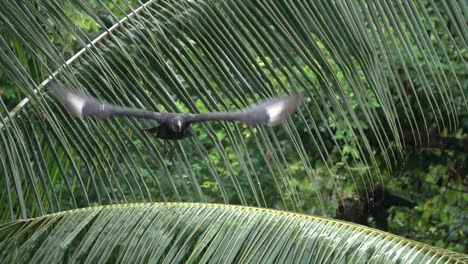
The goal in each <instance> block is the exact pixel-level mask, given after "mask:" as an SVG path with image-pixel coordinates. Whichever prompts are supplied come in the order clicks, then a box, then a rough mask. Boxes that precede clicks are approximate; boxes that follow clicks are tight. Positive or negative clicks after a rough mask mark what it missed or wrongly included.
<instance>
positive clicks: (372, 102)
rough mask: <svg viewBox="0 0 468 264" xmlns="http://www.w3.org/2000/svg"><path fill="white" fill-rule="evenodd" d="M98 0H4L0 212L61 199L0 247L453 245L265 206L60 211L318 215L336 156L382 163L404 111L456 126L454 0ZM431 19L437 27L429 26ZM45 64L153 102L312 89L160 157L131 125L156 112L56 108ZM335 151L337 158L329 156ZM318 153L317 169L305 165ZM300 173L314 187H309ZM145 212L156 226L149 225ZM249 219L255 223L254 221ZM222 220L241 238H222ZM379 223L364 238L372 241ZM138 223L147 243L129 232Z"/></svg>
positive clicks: (310, 253)
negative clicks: (272, 119) (285, 110)
mask: <svg viewBox="0 0 468 264" xmlns="http://www.w3.org/2000/svg"><path fill="white" fill-rule="evenodd" d="M91 2H92V3H95V4H96V5H98V6H100V7H102V9H104V10H108V5H114V6H113V10H118V11H116V12H117V13H116V14H112V13H110V12H109V13H106V14H104V16H103V15H102V14H98V13H95V12H94V11H93V9H92V8H91V7H90V6H89V5H88V4H87V3H88V2H86V1H50V0H38V1H31V2H28V1H1V0H0V32H1V34H0V65H1V68H0V77H1V76H5V79H7V80H8V81H9V83H12V84H14V86H15V87H17V91H18V94H20V95H22V96H24V97H25V99H24V100H22V101H21V102H20V103H19V104H18V105H17V106H16V107H14V108H11V107H8V106H7V105H5V103H4V100H3V98H2V99H1V100H0V172H1V174H0V215H1V220H0V222H3V223H6V222H9V221H12V220H16V219H28V218H31V217H38V216H43V215H47V214H49V213H53V212H60V213H58V214H56V215H50V216H45V217H43V218H35V219H30V220H24V221H20V222H11V223H10V224H5V225H4V226H2V227H1V229H0V237H2V238H4V239H2V242H1V244H0V247H1V248H2V249H1V250H0V252H1V254H3V255H1V256H2V257H1V258H3V256H4V257H5V258H7V259H8V260H11V261H13V260H17V259H21V258H25V260H31V261H32V260H36V259H37V260H55V259H62V260H63V259H65V260H69V259H73V258H77V259H78V260H81V259H84V258H88V257H89V259H90V260H91V259H96V260H98V259H99V258H102V260H114V258H121V259H118V260H127V259H126V258H128V260H132V259H134V258H140V257H145V258H146V257H147V258H148V259H147V260H149V258H154V259H167V260H173V259H174V260H179V259H181V260H191V261H192V260H193V261H194V262H197V261H201V260H203V261H205V260H207V261H208V260H212V258H213V259H214V260H219V261H222V260H238V261H255V260H260V259H268V260H283V259H289V257H295V256H298V258H299V256H300V257H301V258H302V257H303V256H305V259H304V261H309V260H311V259H314V260H317V261H318V262H320V261H323V262H327V261H328V260H330V261H332V262H333V261H334V260H336V262H339V261H342V262H345V261H347V260H349V261H355V262H358V261H362V262H364V261H367V260H372V261H374V260H375V262H381V260H382V261H383V260H388V261H391V260H392V259H397V260H401V261H402V262H406V261H411V260H414V261H434V262H446V261H454V262H456V261H457V260H460V262H461V261H462V260H461V259H462V258H464V256H462V257H459V256H455V257H454V256H452V255H451V254H452V253H448V252H446V251H441V250H440V251H439V250H437V249H434V248H429V247H426V246H424V245H420V244H415V243H414V242H410V241H407V240H403V239H401V238H397V237H395V236H391V235H389V234H386V233H376V232H377V231H369V229H365V228H363V227H356V226H351V225H348V224H343V223H341V222H335V221H330V220H324V219H319V218H311V217H305V216H295V215H289V214H287V213H278V212H274V213H271V214H270V213H268V212H267V211H263V210H259V209H245V208H241V209H238V210H240V211H235V210H234V211H230V209H229V207H222V206H221V207H210V206H208V205H205V206H202V205H199V206H195V205H164V206H158V205H141V206H125V205H122V206H116V207H104V208H101V207H96V208H90V209H83V210H78V211H73V212H70V213H65V212H61V211H64V210H68V209H73V208H81V207H90V206H95V205H106V204H123V203H130V202H154V201H160V202H166V201H171V202H172V201H178V202H219V203H226V204H227V203H231V204H242V205H252V206H259V207H272V208H282V209H285V210H291V211H297V212H300V211H303V210H305V209H304V208H306V207H305V206H304V201H305V200H313V206H310V205H309V206H308V207H307V210H311V211H308V212H311V213H314V214H322V215H326V214H327V213H329V212H330V206H329V204H331V203H330V202H329V200H332V198H334V197H328V196H324V194H323V193H322V190H324V189H327V188H328V189H330V188H333V189H334V190H335V192H334V195H336V196H337V198H338V199H340V198H341V197H340V196H341V193H342V190H341V188H342V186H341V184H342V182H341V181H340V177H341V176H342V175H343V174H347V175H352V177H353V179H352V180H353V181H354V182H356V186H357V185H358V184H357V183H363V185H364V186H365V188H372V187H373V185H374V184H375V183H378V182H379V181H380V176H381V175H380V171H379V169H377V168H378V167H379V166H380V167H383V166H387V167H389V168H391V167H392V165H393V164H394V162H395V160H398V157H399V155H400V153H399V151H401V150H402V149H404V148H405V145H404V140H402V138H403V137H406V136H408V135H406V134H405V131H402V127H410V128H411V131H410V133H409V134H410V137H412V138H414V141H415V142H418V141H419V142H421V141H423V140H424V138H425V135H426V134H428V133H429V131H430V130H438V131H439V132H440V131H443V130H445V129H454V128H456V127H457V126H458V119H457V114H458V112H459V111H466V109H467V108H468V102H467V99H466V95H465V94H466V87H467V86H466V81H465V80H464V79H463V78H465V77H466V76H462V75H460V74H459V73H460V72H463V70H462V71H460V69H456V67H460V66H458V65H463V66H461V67H464V68H463V69H465V70H466V71H465V72H468V66H466V65H468V64H466V62H465V60H466V57H467V56H466V55H467V52H468V45H467V41H466V40H467V39H468V32H467V30H466V21H465V20H466V19H464V17H463V12H461V11H460V10H466V9H467V8H466V4H465V3H464V2H463V1H459V2H456V1H455V2H454V1H452V2H450V3H449V4H447V3H445V2H444V1H441V2H434V1H424V0H416V1H396V2H385V1H384V2H378V1H377V2H376V1H364V0H363V1H347V2H343V1H321V2H318V1H280V0H278V1H270V0H264V1H262V0H258V1H239V0H233V1H216V0H212V1H185V0H177V1H149V2H146V3H145V4H142V3H140V2H139V1H134V2H138V4H139V6H130V4H129V3H128V2H127V1H122V2H121V1H116V2H112V3H108V1H106V2H103V1H89V3H91ZM122 3H123V4H122ZM116 6H118V7H116ZM465 13H466V12H465ZM82 16H85V17H86V18H87V19H93V22H92V23H91V24H92V25H93V26H94V27H97V28H99V29H100V30H104V29H106V24H107V23H109V21H110V22H111V24H112V26H111V27H108V29H107V30H106V31H101V32H100V35H99V36H98V37H97V38H95V39H94V37H90V36H89V34H88V33H85V32H84V31H83V30H82V29H81V28H80V27H82V25H79V24H78V25H77V24H76V22H75V21H81V20H82V19H78V18H77V17H82ZM104 17H106V19H107V20H106V19H104ZM118 19H121V20H120V22H119V23H116V22H117V21H118ZM440 21H449V22H450V27H448V26H446V25H442V26H441V25H439V24H438V23H442V22H440ZM436 25H438V27H435V26H436ZM441 27H442V28H444V29H446V30H445V31H444V32H438V31H437V29H436V28H441ZM444 36H446V37H444ZM455 36H457V37H455ZM90 38H92V39H94V41H92V42H91V40H90ZM81 48H83V49H81ZM80 49H81V50H80ZM23 51H25V52H23ZM460 62H461V63H460ZM410 73H411V74H412V75H413V76H416V77H415V78H410V77H409V75H410ZM51 75H52V76H54V78H57V79H59V80H60V81H61V82H62V83H64V84H66V85H68V86H70V87H73V88H74V89H78V90H85V91H87V92H88V93H89V94H92V95H93V96H96V97H99V98H101V99H104V100H107V101H109V102H112V103H115V104H121V105H128V106H136V107H141V108H146V109H151V110H154V111H177V112H179V111H180V112H182V111H183V112H202V111H229V110H237V109H239V108H242V107H244V106H246V105H249V104H251V103H254V102H257V101H260V100H262V99H264V98H266V97H271V96H275V95H278V94H283V93H289V92H292V91H303V92H305V94H306V96H307V98H308V100H307V101H306V103H305V104H304V106H303V107H302V108H301V109H300V111H299V113H298V114H297V115H295V116H293V117H291V119H289V120H288V121H287V122H285V123H284V124H282V125H281V126H279V127H274V128H264V127H262V128H255V129H251V128H248V127H246V126H242V125H239V124H234V123H209V124H203V125H200V126H197V127H195V128H194V131H193V134H194V135H193V136H192V137H191V138H189V139H186V140H184V141H182V142H178V143H177V145H176V147H177V152H176V154H175V156H174V158H173V159H168V158H167V157H165V156H164V155H163V153H162V149H163V146H162V142H160V141H158V140H156V139H154V138H151V137H150V136H148V135H146V134H144V133H142V132H141V129H142V128H145V127H149V126H153V125H154V123H151V122H147V121H141V120H134V119H127V118H121V119H111V120H105V121H101V120H93V119H78V118H75V117H73V116H70V115H69V114H68V113H66V112H64V111H63V109H62V108H61V107H60V106H59V105H58V104H57V103H56V102H55V101H54V100H53V99H52V98H50V96H49V95H48V92H47V88H46V85H47V82H48V81H49V79H48V77H49V76H51ZM39 83H40V85H38V84H39ZM460 106H461V107H463V108H462V109H460ZM396 109H403V110H404V111H403V114H402V115H397V114H396ZM428 112H429V113H432V115H430V117H429V118H427V116H428V115H427V113H428ZM336 131H345V132H344V134H342V135H337V134H336ZM393 139H396V143H395V144H396V147H392V146H391V145H390V142H393ZM331 145H334V146H331ZM333 147H336V148H335V149H336V150H337V151H336V153H332V152H331V150H332V149H334V148H333ZM374 150H378V152H381V153H383V154H382V155H383V156H384V158H383V162H384V164H377V160H376V158H375V156H374ZM337 155H338V156H340V157H343V158H342V162H343V163H345V165H347V166H344V168H345V169H344V171H336V170H335V169H333V166H334V165H335V164H332V163H331V161H332V160H336V159H333V158H332V157H335V156H337ZM317 158H319V159H321V160H322V162H323V163H322V164H323V165H321V167H322V168H323V169H320V168H319V169H317V166H315V164H314V162H315V159H317ZM352 166H355V167H354V168H356V169H355V170H351V169H349V168H350V167H352ZM324 177H330V178H331V180H330V181H331V182H332V183H331V184H332V185H333V186H329V185H327V184H326V183H324V182H325V181H324ZM296 181H297V182H300V183H302V184H306V185H308V186H312V187H311V189H312V190H313V193H302V192H301V191H300V190H298V188H297V183H296ZM327 181H328V180H327ZM356 188H357V187H356ZM366 190H367V189H364V190H362V189H358V188H357V191H358V192H366ZM311 195H313V196H315V197H314V198H313V199H310V197H309V196H311ZM271 197H274V199H271ZM153 206H154V207H153ZM148 207H149V209H148ZM311 207H312V208H313V209H310V208H311ZM145 208H146V209H145ZM212 208H213V209H212ZM150 209H151V210H150ZM165 210H168V212H166V211H165ZM249 210H250V211H249ZM159 212H164V213H159ZM239 212H240V213H239ZM136 215H138V216H141V217H138V216H136ZM224 216H228V218H229V217H230V218H233V219H237V220H238V222H236V221H235V220H232V221H231V220H230V219H224ZM197 217H198V218H197ZM289 217H292V218H294V219H296V220H294V221H295V222H294V223H296V224H297V225H292V224H290V223H289V222H288V221H289V219H288V218H289ZM155 218H157V220H154V221H153V220H149V219H155ZM277 218H278V221H276V220H275V219H277ZM145 219H146V220H145ZM269 221H271V222H272V223H274V224H271V223H269ZM301 221H303V222H301ZM156 223H158V224H157V226H154V225H155V224H156ZM174 223H180V226H179V227H177V228H175V229H174V225H173V224H174ZM212 223H214V224H212ZM239 223H245V225H242V226H241V225H240V224H239ZM263 223H268V224H267V225H265V226H262V224H263ZM306 223H309V224H310V225H309V224H306ZM302 225H304V226H307V230H304V229H303V228H301V227H302ZM149 226H153V227H154V228H155V229H153V230H157V231H155V232H145V230H146V228H148V227H149ZM248 228H250V230H251V231H252V230H254V229H255V233H252V236H249V234H250V233H245V232H247V231H248V230H247V229H248ZM113 230H116V231H117V230H118V231H119V232H115V233H113V232H110V231H113ZM231 231H232V233H234V234H236V235H237V236H236V239H238V240H233V239H228V238H226V236H225V235H224V234H227V233H230V232H231ZM218 232H221V233H219V235H217V234H218ZM222 232H224V233H222ZM249 232H250V231H249ZM301 232H308V233H306V236H300V234H302V233H301ZM237 233H238V234H237ZM241 234H244V236H242V235H241ZM320 234H326V235H325V236H324V237H321V236H320ZM328 234H330V235H329V236H328ZM309 235H310V236H309ZM286 236H287V237H286ZM140 237H141V238H140ZM98 238H99V239H98ZM120 239H127V240H126V241H131V243H125V244H119V240H120ZM301 239H303V240H301ZM327 239H328V240H327ZM340 239H343V240H340ZM193 240H195V242H192V241H193ZM296 240H297V241H300V242H297V243H298V244H296V242H295V241H296ZM374 240H375V241H376V244H377V246H375V247H374V245H370V244H369V243H366V242H369V241H374ZM143 241H149V242H148V243H149V244H151V245H152V247H151V249H148V250H146V249H145V247H141V246H139V245H142V243H143ZM187 241H189V242H187ZM237 241H239V243H237ZM340 241H346V243H343V244H340ZM186 242H187V244H185V243H186ZM57 243H58V244H57ZM212 244H213V246H211V245H212ZM57 245H58V246H57ZM253 245H256V246H261V245H264V246H263V247H260V248H256V249H253V248H252V247H253ZM273 245H275V246H273ZM278 245H280V246H278ZM207 248H209V250H206V249H207ZM293 248H294V250H293ZM289 249H291V250H289ZM229 250H231V251H232V252H230V251H229ZM288 250H289V251H288ZM36 251H37V252H36ZM114 251H115V252H114ZM24 252H27V253H24ZM292 252H293V253H292ZM386 252H391V253H389V254H388V255H386V254H384V253H386ZM348 253H349V254H348ZM192 254H194V255H192ZM205 255H206V257H205ZM116 256H118V257H116ZM214 256H216V257H214ZM417 256H421V257H420V258H419V257H418V258H417ZM413 257H414V258H413ZM309 258H310V259H309Z"/></svg>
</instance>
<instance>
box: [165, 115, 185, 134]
mask: <svg viewBox="0 0 468 264" xmlns="http://www.w3.org/2000/svg"><path fill="white" fill-rule="evenodd" d="M169 126H170V128H171V130H172V131H174V132H176V133H180V132H182V130H183V129H184V127H183V122H182V120H181V119H179V118H174V119H173V120H171V121H170V122H169Z"/></svg>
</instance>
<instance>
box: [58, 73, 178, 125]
mask: <svg viewBox="0 0 468 264" xmlns="http://www.w3.org/2000/svg"><path fill="white" fill-rule="evenodd" d="M49 88H50V91H51V92H52V94H53V95H54V96H55V97H56V98H57V99H58V101H59V102H60V103H61V104H62V105H63V106H64V107H65V108H66V109H67V110H68V111H69V112H70V113H71V114H73V115H75V116H79V117H83V116H87V117H96V118H100V119H104V118H109V117H113V116H132V117H139V118H144V119H152V120H157V121H159V122H165V121H167V120H169V119H170V118H173V117H175V116H178V115H180V114H177V113H160V112H153V111H148V110H144V109H138V108H132V107H123V106H118V105H114V104H110V103H107V102H104V101H100V100H98V99H96V98H94V97H92V96H89V95H86V94H84V93H81V92H78V91H72V90H70V89H67V88H64V87H63V86H61V85H59V84H58V83H56V82H52V83H51V84H49Z"/></svg>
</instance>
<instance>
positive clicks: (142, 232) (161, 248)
mask: <svg viewBox="0 0 468 264" xmlns="http://www.w3.org/2000/svg"><path fill="white" fill-rule="evenodd" d="M0 241H1V242H0V259H3V261H4V262H11V263H13V262H21V263H24V262H34V263H38V262H42V263H61V262H63V261H65V262H85V263H88V262H93V263H94V262H98V263H103V262H124V263H134V262H161V263H169V262H171V263H181V262H190V263H214V262H220V263H232V262H236V263H237V262H240V263H260V262H262V263H263V262H265V263H302V262H305V263H345V262H346V263H387V262H391V263H395V262H404V263H463V262H464V261H466V260H468V257H467V256H466V255H463V254H457V253H454V252H450V251H445V250H441V249H437V248H434V247H431V246H427V245H424V244H421V243H418V242H414V241H411V240H408V239H405V238H401V237H398V236H395V235H392V234H388V233H385V232H382V231H379V230H375V229H371V228H368V227H364V226H360V225H354V224H349V223H345V222H340V221H336V220H330V219H326V218H319V217H312V216H306V215H301V214H294V213H288V212H282V211H274V210H266V209H258V208H251V207H241V206H227V205H216V204H195V203H192V204H190V203H189V204H184V203H148V204H133V205H130V204H127V205H115V206H105V207H102V206H99V207H93V208H86V209H77V210H72V211H66V212H60V213H56V214H51V215H46V216H43V217H39V218H35V219H29V220H21V221H16V222H12V223H9V224H5V225H2V226H0Z"/></svg>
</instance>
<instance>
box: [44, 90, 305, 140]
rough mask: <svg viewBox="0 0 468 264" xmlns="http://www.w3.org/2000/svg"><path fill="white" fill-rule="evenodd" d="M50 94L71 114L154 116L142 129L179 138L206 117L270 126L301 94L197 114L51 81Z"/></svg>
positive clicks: (295, 104)
mask: <svg viewBox="0 0 468 264" xmlns="http://www.w3.org/2000/svg"><path fill="white" fill-rule="evenodd" d="M49 87H50V89H51V91H52V94H53V95H54V96H55V97H56V98H57V99H58V100H59V101H60V103H62V105H64V106H65V108H66V109H67V110H68V111H69V112H70V113H72V114H74V115H77V116H87V117H96V118H109V117H113V116H128V117H139V118H144V119H151V120H156V121H158V122H159V125H158V126H156V127H153V128H148V129H146V130H145V131H147V132H149V133H152V134H153V135H154V136H155V137H158V138H161V139H171V140H178V139H181V138H184V137H186V136H187V134H188V133H187V128H188V127H189V126H190V124H192V123H197V122H205V121H239V122H242V123H245V124H248V125H249V126H257V125H269V126H273V125H276V124H278V123H280V122H282V121H283V120H284V119H286V118H287V117H288V116H289V115H290V114H292V113H293V112H295V111H296V109H297V107H298V106H299V104H300V103H301V102H302V99H303V96H302V94H293V95H290V96H284V97H281V98H276V99H271V100H267V101H264V102H261V103H259V104H256V105H253V106H251V107H249V108H246V109H244V110H242V111H237V112H212V113H199V114H181V113H160V112H153V111H148V110H144V109H138V108H131V107H122V106H117V105H113V104H109V103H106V102H103V101H99V100H98V99H96V98H94V97H91V96H89V95H86V94H84V93H81V92H77V91H72V90H69V89H65V88H63V87H62V86H60V85H59V84H57V83H56V82H52V83H51V84H50V86H49Z"/></svg>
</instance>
